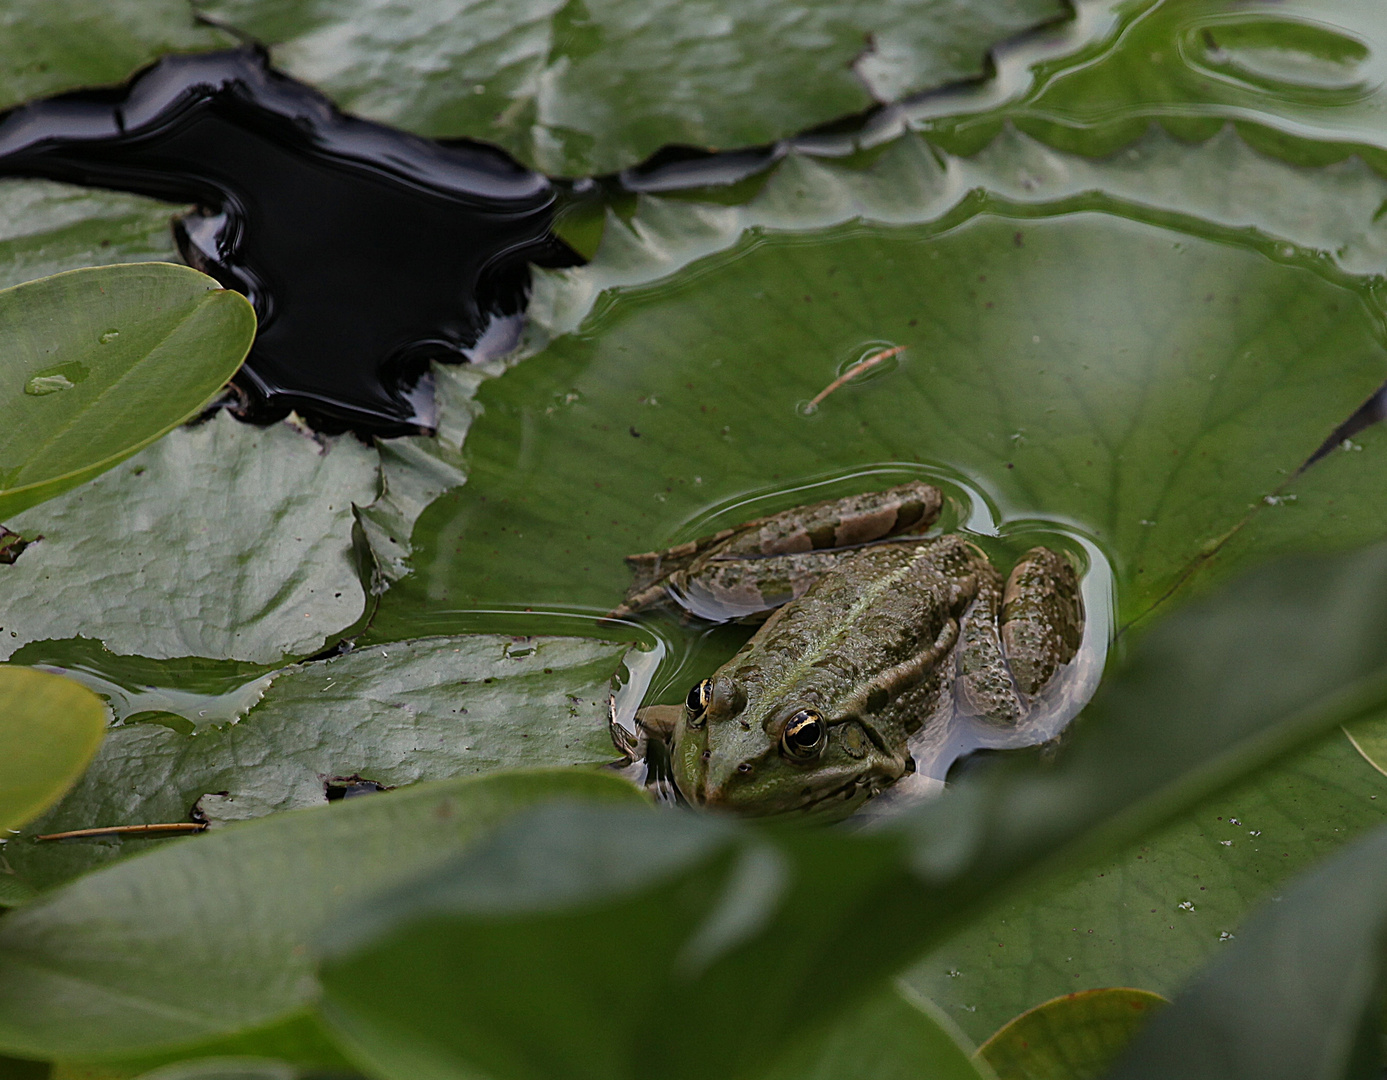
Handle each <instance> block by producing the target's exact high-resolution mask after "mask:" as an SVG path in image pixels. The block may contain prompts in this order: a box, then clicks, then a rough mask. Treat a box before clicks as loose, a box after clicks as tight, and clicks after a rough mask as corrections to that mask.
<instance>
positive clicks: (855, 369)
mask: <svg viewBox="0 0 1387 1080" xmlns="http://www.w3.org/2000/svg"><path fill="white" fill-rule="evenodd" d="M904 351H905V346H904V345H896V346H893V347H892V348H890V349H882V350H881V352H879V353H873V354H872V355H871V356H867V357H863V358H862V359H861V360H859V361H858V362H857V363H855V364H853V366H852V367H850V368H848V370H847V371H845V372H843V374H841V375H839V376H838V377H837V378H836V379H834V380H833V381H832V382H831V383H829V384H828V385H827V386H825V387H824V388H823V389H822V390H820V391H819V392H818V394H816V395H815V397H814V400H813V401H811V402H810V403H809V408H810V409H817V408H818V407H819V402H821V401H823V399H824V398H826V397H828V395H829V394H831V393H833V391H835V390H837V389H838V387H840V386H842V385H843V384H844V383H845V382H848V381H850V380H852V379H855V378H857V377H858V376H859V375H861V374H862V373H863V372H864V371H870V370H871V369H872V368H874V367H876V366H877V365H878V364H879V363H881V362H882V361H883V360H889V359H891V357H893V356H895V355H896V354H897V353H899V352H904Z"/></svg>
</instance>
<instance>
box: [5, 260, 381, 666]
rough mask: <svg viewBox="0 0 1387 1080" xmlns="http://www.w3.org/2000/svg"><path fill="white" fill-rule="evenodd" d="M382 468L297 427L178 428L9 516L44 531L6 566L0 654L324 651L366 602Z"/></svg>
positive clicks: (258, 656)
mask: <svg viewBox="0 0 1387 1080" xmlns="http://www.w3.org/2000/svg"><path fill="white" fill-rule="evenodd" d="M188 272H189V273H191V271H188ZM153 389H156V388H151V390H153ZM377 469H378V464H377V459H376V455H375V452H374V451H372V450H371V449H369V448H368V447H365V446H363V445H362V444H361V443H359V442H357V441H356V440H355V439H353V438H352V437H351V436H342V437H339V438H336V439H333V440H320V439H317V438H315V437H312V436H311V435H310V434H308V433H305V432H303V431H300V430H298V429H296V428H294V427H293V426H291V425H288V424H279V425H275V426H273V427H269V428H255V427H251V426H249V425H246V424H240V423H237V422H236V421H235V420H233V419H232V418H231V417H230V416H228V415H227V414H226V413H219V414H217V415H216V416H215V417H214V418H213V419H211V420H209V421H208V422H206V423H205V424H201V425H199V426H197V427H194V428H183V429H180V430H178V431H174V432H171V433H170V434H169V435H168V436H167V437H166V438H165V439H163V440H161V441H160V442H158V443H156V444H155V445H154V446H152V447H150V448H149V449H147V450H145V451H144V452H143V453H141V454H140V455H139V456H138V457H135V458H133V459H131V460H130V461H127V462H125V463H124V464H122V465H121V466H120V467H119V468H117V469H114V470H112V471H111V472H109V473H107V474H106V475H104V476H101V477H98V478H97V479H96V480H95V481H93V482H92V483H90V484H88V485H87V486H85V487H83V488H80V489H78V490H76V491H73V492H70V493H68V494H67V495H65V496H63V497H62V498H61V499H57V500H54V501H52V502H49V503H47V504H45V505H43V506H39V507H35V508H33V509H32V510H29V511H26V512H25V513H24V514H21V515H20V516H19V517H17V518H14V519H12V520H11V522H10V527H11V528H12V529H14V530H16V531H18V532H20V533H21V534H22V535H25V536H28V537H33V536H37V535H41V536H42V537H43V539H42V540H39V541H37V542H35V543H33V544H31V545H30V546H29V547H28V548H26V549H25V551H24V552H23V554H21V555H20V556H19V558H18V559H16V560H15V562H14V564H13V565H12V566H3V567H0V579H2V580H3V582H4V590H3V595H0V626H3V628H4V634H3V636H0V655H4V656H8V655H10V654H11V653H12V652H14V650H15V649H17V648H18V647H19V646H21V645H23V644H24V643H25V642H29V641H42V640H44V639H49V638H69V637H75V636H78V635H82V636H85V637H92V638H98V639H100V640H101V641H102V642H104V643H105V644H106V646H107V647H108V648H109V649H111V650H112V651H113V652H118V653H134V654H139V655H142V656H147V657H153V658H163V657H178V656H204V657H215V658H229V659H237V660H246V661H251V662H254V663H274V662H277V661H280V660H282V659H283V658H284V657H286V656H289V657H293V656H303V655H306V654H310V653H313V652H316V651H317V650H319V649H321V648H322V647H323V644H324V642H325V641H326V640H327V639H328V638H329V637H330V636H331V635H333V634H335V633H339V632H340V631H342V630H344V629H345V628H347V627H348V626H350V625H351V624H352V623H354V622H355V621H356V620H357V619H359V618H360V617H361V615H362V612H363V610H364V607H365V602H366V594H365V591H364V589H363V586H362V582H361V575H360V571H359V568H358V565H357V560H356V557H355V555H354V553H353V548H352V527H353V516H352V507H353V504H354V503H356V504H362V505H364V504H366V503H369V502H371V501H372V500H373V499H374V498H375V496H376V490H377Z"/></svg>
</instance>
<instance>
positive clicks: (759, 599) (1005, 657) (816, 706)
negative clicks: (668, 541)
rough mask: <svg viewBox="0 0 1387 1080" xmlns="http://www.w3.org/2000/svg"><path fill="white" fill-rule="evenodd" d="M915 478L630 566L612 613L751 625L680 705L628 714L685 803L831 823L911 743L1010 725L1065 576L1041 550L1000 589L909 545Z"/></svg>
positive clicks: (1075, 599) (915, 529) (1048, 639)
mask: <svg viewBox="0 0 1387 1080" xmlns="http://www.w3.org/2000/svg"><path fill="white" fill-rule="evenodd" d="M943 501H944V500H943V495H942V493H941V492H940V491H939V489H938V488H936V487H934V486H933V485H931V484H926V483H923V482H921V481H912V482H910V483H905V484H900V485H898V486H896V487H892V488H889V489H887V490H885V491H879V492H869V493H866V494H863V495H855V496H851V497H849V498H846V499H837V500H829V501H826V502H820V503H815V504H813V505H810V506H802V507H796V508H794V509H791V510H787V511H784V512H783V513H780V514H775V515H773V516H771V517H766V518H760V519H758V520H756V521H750V522H747V523H745V524H743V525H740V526H738V527H736V528H734V529H726V530H724V531H722V532H719V533H716V534H713V535H712V536H708V537H704V538H702V539H699V540H696V541H692V542H691V543H688V544H683V545H680V546H678V547H674V548H670V549H668V550H666V551H661V552H649V553H646V554H641V555H633V556H630V557H629V559H628V560H627V561H628V563H629V564H630V565H631V567H632V569H633V570H634V571H635V580H634V582H633V584H632V586H631V589H630V591H629V592H628V594H627V597H626V600H625V602H624V603H623V604H622V605H621V606H620V607H618V608H617V609H616V611H614V612H613V615H617V616H620V615H628V614H631V613H633V612H636V611H640V610H642V609H644V608H647V607H650V606H653V605H656V604H661V603H667V602H670V601H673V602H675V603H677V604H679V605H680V606H682V607H684V608H685V609H687V610H689V611H692V612H693V613H695V614H697V615H700V616H703V617H705V618H712V619H717V620H727V619H732V618H739V619H743V620H748V621H753V620H756V619H764V620H765V621H764V622H763V624H762V625H761V626H760V628H759V629H758V630H757V631H756V632H755V634H754V635H753V636H752V637H751V639H750V640H749V641H748V642H747V643H746V645H745V646H744V647H743V648H742V649H741V650H740V651H739V652H738V653H737V654H736V655H735V656H734V657H733V658H732V659H731V660H729V661H728V662H727V663H725V664H724V665H723V666H722V667H721V668H719V669H718V670H717V671H716V672H714V673H713V675H712V676H710V677H709V678H706V679H703V680H701V681H700V682H699V683H697V684H696V685H695V686H694V687H692V688H691V689H690V690H689V693H688V698H687V700H686V701H685V702H684V704H683V705H679V706H650V707H647V708H645V709H642V710H641V711H640V712H639V713H638V714H637V729H638V738H636V739H633V738H631V737H630V736H629V735H625V736H624V737H623V734H622V733H623V731H624V729H619V728H618V727H617V726H615V725H614V728H613V730H614V735H615V736H616V737H617V739H618V745H619V748H621V749H623V750H624V751H625V752H626V753H627V755H628V756H631V757H634V756H636V755H638V754H642V753H643V752H644V750H645V747H642V746H641V745H640V743H642V742H645V743H648V742H649V740H659V741H662V742H663V743H664V744H665V745H666V747H667V748H668V752H669V759H670V766H671V772H672V778H673V781H674V784H675V786H676V787H677V788H678V790H679V793H680V794H681V795H682V797H683V798H684V799H685V800H686V801H688V802H689V803H692V804H694V805H696V806H702V807H708V808H712V809H719V810H730V811H735V812H739V813H743V814H753V815H769V814H812V815H814V816H816V817H825V818H841V817H846V816H847V815H848V814H850V813H852V812H853V811H855V810H856V809H858V808H859V807H860V806H861V805H862V804H863V803H865V802H866V801H867V800H868V799H871V798H872V797H873V796H875V795H877V794H878V793H880V792H881V791H883V790H884V789H886V788H887V787H889V786H890V785H891V784H893V783H895V782H896V781H897V780H899V779H901V778H902V777H904V776H907V775H908V774H910V773H911V772H913V771H914V767H915V766H914V757H913V755H912V753H911V749H910V746H911V742H912V739H913V738H915V737H916V736H917V735H920V734H922V733H926V732H927V731H928V730H936V731H937V730H939V728H940V725H942V724H945V723H947V722H948V721H949V720H950V718H952V717H956V716H960V715H961V716H964V717H969V718H972V719H973V721H975V722H980V723H982V724H984V725H990V726H1008V725H1016V724H1018V723H1019V722H1021V721H1022V720H1023V719H1024V718H1025V717H1026V716H1027V714H1028V712H1029V711H1030V710H1031V709H1032V708H1033V707H1035V705H1036V703H1037V700H1038V699H1039V698H1040V697H1041V695H1043V694H1044V692H1045V691H1046V689H1047V688H1048V687H1050V686H1051V685H1052V684H1053V683H1055V682H1056V681H1057V678H1058V676H1059V675H1060V673H1061V672H1062V670H1063V669H1064V668H1065V665H1066V664H1068V663H1069V661H1070V660H1071V659H1073V657H1074V655H1075V653H1076V651H1077V650H1078V647H1079V644H1080V641H1081V639H1082V636H1083V625H1084V614H1083V607H1082V603H1081V600H1080V596H1079V585H1078V576H1077V574H1076V572H1075V569H1074V566H1073V565H1072V564H1071V563H1070V562H1069V560H1068V559H1067V558H1066V557H1065V556H1063V555H1061V554H1058V553H1056V552H1055V551H1052V550H1050V549H1049V548H1045V547H1035V548H1032V549H1031V550H1030V551H1028V552H1026V553H1025V554H1024V555H1023V556H1022V557H1021V558H1020V560H1019V561H1018V562H1017V563H1016V565H1015V566H1014V567H1013V568H1012V570H1011V572H1010V574H1009V575H1007V576H1006V578H1005V579H1004V578H1003V576H1002V575H1001V574H1000V573H999V572H998V571H997V569H996V568H994V567H993V565H992V563H991V561H990V560H989V559H988V557H987V556H986V555H985V554H984V553H983V552H982V550H981V549H979V548H978V547H977V546H976V545H975V544H973V543H971V542H970V541H968V540H967V539H965V538H964V537H962V536H958V535H955V534H945V535H935V536H930V537H926V536H925V535H922V534H924V533H925V531H926V530H928V529H929V527H930V526H931V525H933V524H934V522H935V521H936V520H937V519H938V517H939V513H940V510H941V507H942V506H943Z"/></svg>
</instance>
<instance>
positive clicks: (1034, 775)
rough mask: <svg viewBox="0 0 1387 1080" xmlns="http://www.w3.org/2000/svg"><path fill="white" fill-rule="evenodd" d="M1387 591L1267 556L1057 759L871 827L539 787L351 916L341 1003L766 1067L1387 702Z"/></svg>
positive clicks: (697, 1070) (653, 1068)
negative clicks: (556, 798)
mask: <svg viewBox="0 0 1387 1080" xmlns="http://www.w3.org/2000/svg"><path fill="white" fill-rule="evenodd" d="M1384 605H1387V547H1383V546H1379V547H1374V548H1370V549H1367V550H1365V551H1362V552H1358V553H1354V554H1351V555H1346V556H1339V557H1326V558H1320V559H1302V560H1297V561H1289V562H1284V563H1280V564H1277V565H1276V566H1273V567H1269V568H1266V569H1264V570H1261V571H1258V572H1255V573H1253V574H1250V575H1248V576H1247V577H1245V578H1242V579H1240V580H1238V581H1237V582H1235V583H1234V584H1233V585H1232V586H1230V587H1228V588H1226V589H1224V590H1222V591H1220V592H1219V593H1218V594H1217V595H1215V596H1213V597H1210V598H1209V599H1207V600H1205V601H1202V602H1199V603H1196V604H1192V605H1190V606H1189V607H1187V608H1185V609H1184V610H1183V611H1181V612H1179V613H1177V614H1176V615H1174V616H1172V617H1171V618H1169V619H1168V620H1166V621H1165V622H1164V623H1162V624H1161V625H1160V626H1158V627H1156V628H1155V629H1153V630H1152V631H1151V632H1150V633H1149V634H1147V635H1146V636H1145V637H1144V638H1143V639H1142V640H1141V641H1140V642H1139V643H1138V645H1137V646H1136V647H1135V648H1134V649H1133V651H1132V655H1131V657H1130V659H1129V660H1128V661H1127V662H1126V663H1124V664H1123V665H1122V666H1121V667H1120V668H1119V669H1118V671H1117V673H1116V674H1115V676H1114V677H1112V678H1111V679H1110V680H1109V682H1108V683H1107V684H1106V685H1105V686H1104V688H1103V689H1102V690H1101V691H1100V693H1099V696H1098V698H1097V699H1096V700H1095V701H1094V703H1093V705H1092V706H1091V707H1090V708H1089V709H1088V710H1087V712H1086V714H1085V716H1084V717H1083V718H1082V719H1081V721H1080V722H1079V726H1078V728H1077V729H1076V731H1075V733H1074V735H1073V739H1072V742H1071V743H1070V745H1069V747H1068V749H1067V751H1066V752H1065V753H1064V754H1063V755H1062V757H1061V760H1060V761H1059V762H1058V763H1057V764H1056V765H1055V766H1054V767H1053V768H1046V767H1045V766H1043V765H1041V764H1038V763H1035V762H1020V761H1010V762H1004V763H1001V764H1000V765H999V766H998V767H996V768H982V769H979V770H978V771H977V772H975V773H972V774H967V775H965V776H964V777H963V779H962V780H961V781H960V782H959V783H958V784H957V785H956V786H955V787H954V788H953V789H952V791H951V792H950V794H949V795H948V796H947V797H945V798H942V799H940V800H938V801H936V802H934V803H932V804H929V805H927V806H925V807H922V808H920V809H918V810H916V811H913V812H911V813H909V814H907V815H905V816H904V817H902V818H900V819H898V820H896V821H895V822H892V823H891V824H889V825H886V826H883V827H881V828H879V829H877V830H875V831H873V832H870V833H859V834H856V835H850V834H846V833H843V832H832V831H825V832H812V831H808V830H798V829H791V828H786V827H782V828H774V827H756V826H754V825H749V824H746V823H741V822H731V821H723V820H719V819H714V818H707V817H689V816H686V815H637V814H632V813H628V812H618V811H615V810H613V811H609V812H604V811H602V810H599V809H594V808H583V809H574V808H562V809H561V808H553V809H549V810H542V811H538V812H534V813H531V814H529V815H527V817H526V819H525V820H524V821H523V822H517V823H515V824H513V825H511V826H507V827H505V828H503V829H502V830H501V832H499V833H498V834H497V835H496V836H494V837H493V838H492V839H491V840H490V841H488V842H486V843H484V844H483V845H482V846H481V847H479V848H478V849H477V850H476V851H474V852H472V853H470V854H469V855H466V856H464V857H462V858H461V859H458V860H454V861H451V862H449V863H447V864H445V865H443V866H441V867H440V868H438V869H436V870H433V871H431V872H429V873H428V874H426V875H424V876H422V877H421V878H420V880H418V881H415V882H411V883H408V884H406V885H404V886H401V887H399V888H397V889H395V890H392V891H391V892H390V893H387V894H385V895H384V896H382V897H381V898H379V899H377V900H375V901H374V902H372V903H370V904H369V905H361V906H358V908H357V909H356V910H355V913H354V914H353V915H352V916H350V917H348V918H345V919H343V920H342V921H341V922H340V923H339V924H338V925H337V926H336V928H335V930H334V931H333V934H332V937H331V939H330V946H329V949H328V956H329V959H328V962H327V964H326V967H325V969H324V974H323V978H324V983H325V986H326V989H327V1007H328V1011H327V1016H328V1019H329V1020H330V1021H331V1022H332V1023H333V1024H335V1025H336V1027H337V1030H339V1031H340V1032H341V1033H343V1036H344V1038H346V1039H348V1040H349V1044H350V1045H351V1046H352V1047H354V1052H356V1053H360V1054H361V1055H362V1056H363V1058H364V1060H367V1061H369V1062H371V1064H372V1066H373V1067H374V1068H375V1069H377V1070H378V1071H381V1072H382V1073H383V1074H385V1075H388V1076H391V1077H400V1078H404V1077H410V1078H411V1080H413V1078H419V1077H429V1078H430V1080H433V1078H442V1077H461V1076H471V1075H473V1074H475V1073H476V1072H478V1071H480V1072H482V1073H486V1074H490V1075H493V1076H496V1077H498V1078H512V1077H514V1078H520V1077H525V1078H532V1077H539V1076H548V1075H556V1074H562V1075H570V1076H574V1077H587V1076H591V1077H594V1078H596V1077H604V1078H623V1077H636V1076H642V1075H650V1074H652V1073H657V1074H660V1075H664V1076H668V1077H670V1078H671V1080H674V1078H684V1077H688V1078H694V1077H739V1076H747V1077H750V1076H753V1075H755V1074H756V1071H757V1070H758V1069H761V1068H764V1067H766V1066H768V1065H769V1064H770V1062H771V1060H772V1059H773V1058H774V1056H775V1055H776V1054H778V1053H779V1052H781V1051H782V1050H783V1049H784V1047H785V1046H786V1045H787V1042H788V1040H790V1039H792V1038H793V1037H794V1036H795V1034H796V1033H798V1032H802V1031H803V1030H804V1028H805V1025H814V1024H822V1023H826V1022H829V1018H830V1017H833V1016H836V1015H839V1014H840V1013H841V1011H842V1010H843V1009H846V1008H851V1007H854V1006H856V1005H857V1004H859V1003H860V1002H861V1001H863V1000H864V999H865V998H866V997H867V996H869V995H870V994H871V993H873V992H874V991H875V990H876V989H877V988H878V987H880V986H881V984H882V980H883V979H884V978H885V977H886V976H887V975H888V974H889V973H890V972H892V971H893V970H897V969H899V968H901V967H904V966H905V965H906V964H907V963H908V962H909V961H910V960H911V959H913V958H914V957H915V956H916V955H917V954H918V953H919V952H920V951H921V950H922V949H924V948H925V947H926V946H928V945H930V944H931V943H933V942H937V941H939V940H941V939H942V938H943V937H944V935H946V934H947V933H949V932H950V931H952V930H954V929H956V928H957V927H958V926H960V925H962V924H964V923H966V922H968V921H970V920H972V919H975V918H977V917H978V916H979V915H980V914H981V913H982V912H983V911H984V910H985V908H986V907H987V905H988V904H989V903H991V902H995V901H997V900H999V899H1001V898H1002V897H1003V896H1004V895H1005V894H1006V892H1007V890H1008V889H1010V888H1013V887H1015V886H1016V885H1018V884H1019V882H1021V881H1022V880H1025V879H1027V878H1030V877H1033V876H1034V875H1036V874H1039V873H1042V872H1044V871H1046V870H1053V869H1056V868H1059V867H1063V866H1072V865H1074V864H1075V863H1076V862H1078V861H1080V860H1083V859H1092V858H1094V857H1095V856H1098V855H1100V854H1103V853H1105V852H1108V851H1111V850H1112V849H1113V848H1114V847H1116V846H1117V845H1119V844H1121V843H1124V842H1126V841H1128V840H1130V839H1131V838H1133V837H1135V836H1137V835H1139V834H1140V833H1142V832H1143V831H1144V830H1146V829H1148V828H1150V827H1151V826H1152V825H1154V824H1156V823H1158V822H1160V821H1162V820H1165V819H1167V818H1169V817H1170V816H1172V815H1174V814H1175V813H1178V812H1179V811H1181V810H1182V809H1184V808H1185V807H1188V806H1190V805H1191V804H1193V803H1194V802H1195V801H1196V800H1198V799H1200V798H1203V797H1206V796H1208V795H1209V794H1210V793H1211V792H1213V791H1215V790H1217V789H1219V788H1220V787H1222V786H1224V785H1226V784H1228V783H1229V782H1231V781H1233V780H1235V779H1237V778H1238V777H1240V776H1242V775H1244V774H1246V773H1248V772H1250V771H1251V770H1253V769H1256V768H1258V767H1260V766H1262V765H1265V764H1266V763H1268V762H1269V761H1271V760H1273V759H1275V758H1276V757H1278V756H1279V755H1281V754H1284V753H1287V752H1288V751H1290V750H1292V749H1294V748H1295V747H1296V746H1298V745H1300V744H1301V743H1303V742H1305V741H1306V740H1307V739H1309V738H1312V737H1313V736H1314V735H1316V734H1317V733H1319V732H1322V731H1325V730H1327V729H1328V728H1329V727H1331V726H1332V725H1334V724H1337V723H1342V722H1344V721H1345V720H1350V719H1354V718H1357V717H1360V716H1365V715H1371V714H1372V713H1373V712H1375V711H1376V710H1379V709H1382V708H1383V707H1384V706H1385V705H1387V624H1384V622H1383V620H1382V618H1381V611H1382V609H1383V606H1384ZM1153 732H1159V733H1160V735H1159V738H1158V739H1154V740H1153V737H1152V733H1153ZM633 933H634V934H636V936H635V937H634V938H631V935H632V934H633ZM628 938H631V940H633V941H636V942H639V947H638V948H630V949H616V948H612V947H610V943H611V942H613V941H618V940H626V939H628ZM633 1000H634V1001H671V1000H677V1001H678V1002H679V1003H680V1023H678V1024H657V1025H648V1024H647V1025H641V1024H630V1023H627V1022H626V1020H627V1017H626V1016H625V1014H624V1010H623V1003H628V1002H630V1001H633Z"/></svg>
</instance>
